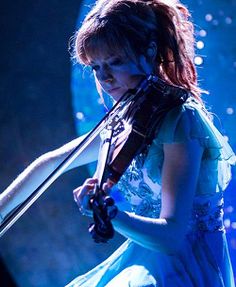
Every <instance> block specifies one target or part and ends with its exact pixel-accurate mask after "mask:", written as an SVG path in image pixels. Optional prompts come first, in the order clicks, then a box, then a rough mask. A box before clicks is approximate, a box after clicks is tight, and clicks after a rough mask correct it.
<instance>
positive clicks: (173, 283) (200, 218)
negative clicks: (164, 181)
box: [66, 99, 235, 287]
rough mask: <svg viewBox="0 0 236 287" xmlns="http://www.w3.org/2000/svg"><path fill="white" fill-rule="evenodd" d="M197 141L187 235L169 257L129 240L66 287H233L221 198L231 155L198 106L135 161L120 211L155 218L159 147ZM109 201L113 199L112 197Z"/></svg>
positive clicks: (168, 122)
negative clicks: (198, 151)
mask: <svg viewBox="0 0 236 287" xmlns="http://www.w3.org/2000/svg"><path fill="white" fill-rule="evenodd" d="M191 139H198V140H199V142H200V144H201V145H202V146H203V147H204V154H203V158H202V161H201V167H200V173H199V178H198V183H197V188H196V192H195V198H194V202H193V206H192V216H191V218H190V219H189V224H188V232H187V234H186V236H185V239H184V242H183V245H182V247H181V248H180V250H179V251H178V252H177V253H175V254H174V255H170V254H166V253H164V252H160V251H158V250H157V251H152V250H149V249H146V248H144V247H142V246H140V245H138V244H137V243H134V242H133V241H131V240H130V239H128V240H126V241H125V242H124V243H123V244H122V245H121V246H120V247H119V248H118V249H117V250H116V251H115V252H114V253H113V254H112V255H111V256H110V257H109V258H107V259H106V260H105V261H104V262H102V263H101V264H99V265H98V266H97V267H95V268H94V269H92V270H91V271H89V272H88V273H86V274H84V275H82V276H79V277H77V278H76V279H74V280H73V281H72V282H71V283H70V284H68V285H67V286H66V287H72V286H73V287H128V286H129V287H154V286H155V287H177V286H178V287H234V286H235V285H234V279H233V272H232V267H231V262H230V258H229V253H228V247H227V241H226V237H225V229H224V226H223V192H224V190H225V189H226V187H227V185H228V183H229V181H230V179H231V170H230V165H231V164H235V155H234V153H233V151H232V150H231V148H230V146H229V145H228V143H227V141H226V140H225V138H224V137H223V136H222V135H221V134H220V133H219V131H218V130H217V129H216V128H215V126H214V125H213V123H212V122H211V121H210V120H209V118H208V116H207V114H206V113H205V111H204V108H203V107H202V106H201V104H199V103H197V102H196V101H195V100H193V99H189V100H188V101H187V102H186V103H185V104H183V105H182V106H179V107H176V108H174V109H172V110H171V111H170V112H169V113H168V114H167V115H166V116H165V118H164V120H163V123H162V125H161V128H160V129H159V131H158V134H157V135H156V137H155V139H154V140H153V143H152V144H151V146H150V147H149V149H148V152H147V155H146V156H144V155H139V156H137V157H136V158H135V159H134V160H133V161H132V163H131V165H130V166H129V168H128V170H127V171H126V172H125V174H124V175H123V176H122V178H121V179H120V181H119V183H118V184H117V187H118V189H119V192H120V193H121V195H122V197H121V196H119V197H117V198H119V200H118V199H117V204H118V206H119V208H120V209H122V210H128V211H130V210H131V211H132V212H134V213H135V214H139V215H142V216H147V217H152V218H158V217H159V214H160V209H161V169H162V164H163V158H164V154H163V143H176V142H179V143H181V142H186V141H188V140H191ZM114 197H116V194H115V191H114Z"/></svg>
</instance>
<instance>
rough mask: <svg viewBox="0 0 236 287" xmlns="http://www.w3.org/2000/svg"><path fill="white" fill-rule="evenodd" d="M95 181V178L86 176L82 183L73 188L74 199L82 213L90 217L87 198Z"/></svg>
mask: <svg viewBox="0 0 236 287" xmlns="http://www.w3.org/2000/svg"><path fill="white" fill-rule="evenodd" d="M97 183H98V179H97V178H88V179H86V180H85V182H84V184H83V185H81V186H79V187H77V188H76V189H74V190H73V196H74V200H75V202H76V203H77V205H78V207H79V210H80V212H81V214H82V215H86V216H90V217H92V210H91V208H90V204H89V200H90V198H91V195H93V193H94V190H95V187H96V184H97Z"/></svg>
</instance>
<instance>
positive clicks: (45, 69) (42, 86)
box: [0, 0, 236, 287]
mask: <svg viewBox="0 0 236 287" xmlns="http://www.w3.org/2000/svg"><path fill="white" fill-rule="evenodd" d="M186 2H187V4H189V7H190V8H191V10H192V12H193V17H194V20H195V23H196V30H197V31H200V30H201V29H205V30H206V31H207V36H206V37H205V38H204V39H203V38H201V37H200V36H199V35H198V34H197V38H198V40H199V39H201V40H204V42H205V48H204V49H203V50H199V51H198V53H199V54H200V55H201V56H202V58H203V60H204V62H203V64H202V65H200V66H199V68H198V70H199V75H200V77H199V78H200V80H201V85H202V87H204V88H206V89H207V90H209V91H210V95H209V96H204V99H205V100H206V101H207V103H208V106H209V108H212V111H214V112H216V113H217V115H218V116H219V118H220V121H218V120H217V121H216V124H217V125H218V126H219V128H220V129H221V131H222V132H223V133H224V134H227V135H228V136H229V138H230V142H231V144H232V146H233V147H234V149H235V147H236V144H235V143H236V133H235V124H236V120H235V111H236V99H235V75H236V71H235V70H236V57H235V55H236V43H235V38H236V37H235V31H236V29H235V15H236V13H235V12H236V9H235V7H236V1H233V0H232V1H230V0H227V1H220V0H214V1H213V0H208V1H204V3H203V1H200V0H198V1H185V3H186ZM79 10H80V1H78V0H76V1H75V0H70V1H65V0H62V1H56V0H47V1H42V0H41V1H40V0H34V1H29V0H24V1H17V0H14V1H1V2H0V13H1V14H0V37H1V38H0V39H1V40H0V52H1V53H0V138H1V141H0V167H1V169H0V191H3V190H4V189H5V188H6V187H7V186H8V185H9V184H10V183H11V181H12V180H13V179H14V178H15V177H16V176H17V175H18V174H19V173H20V172H21V171H22V170H23V169H24V168H25V167H26V166H28V165H29V164H30V163H31V162H32V161H33V160H34V159H36V158H37V157H38V156H40V155H41V154H42V153H44V152H46V151H48V150H53V149H55V148H57V147H59V146H61V145H62V144H64V143H66V142H68V141H70V140H72V139H73V138H75V137H76V136H77V133H76V127H75V122H74V116H73V113H74V110H73V107H72V100H71V99H72V97H71V90H70V84H71V62H70V57H69V54H68V52H67V47H68V40H69V38H70V37H71V36H72V35H73V33H74V31H75V26H76V21H77V17H78V13H79ZM209 13H210V14H211V15H212V16H213V19H212V20H211V21H206V15H207V14H209ZM227 17H229V18H230V19H231V20H232V22H230V20H227V19H228V18H227ZM228 108H231V109H233V111H234V112H233V113H232V114H229V113H228V112H227V111H228V110H227V109H228ZM86 176H88V170H87V167H81V168H79V169H76V170H73V171H70V172H68V173H67V174H65V175H64V176H63V177H61V178H60V179H58V180H57V181H56V182H55V183H54V184H53V186H52V187H50V188H49V189H48V190H47V192H45V194H44V195H42V197H41V198H40V199H39V200H38V201H37V202H36V203H35V204H34V205H33V206H32V207H31V208H30V209H29V210H28V211H27V213H26V214H25V215H24V216H23V217H22V218H21V219H19V221H18V222H17V223H16V224H15V225H14V226H13V227H12V228H11V229H10V230H9V231H8V232H7V233H6V234H5V235H4V236H3V237H2V238H1V239H0V258H1V260H0V270H1V271H0V286H1V287H11V286H13V283H10V281H8V280H10V279H9V278H10V277H11V278H12V280H14V281H15V283H16V284H17V286H22V287H28V286H29V287H31V286H34V287H35V286H37V287H38V286H40V287H41V286H42V287H45V286H47V287H48V286H49V287H53V286H57V287H58V286H64V285H65V284H66V283H68V282H69V281H70V280H72V279H73V278H74V277H75V276H77V275H78V274H81V273H83V272H85V271H87V270H88V269H90V268H91V267H93V266H95V265H96V264H97V263H98V262H100V261H101V260H103V259H104V258H106V257H107V255H108V254H110V253H111V252H112V251H113V250H114V249H115V248H116V247H117V246H118V245H119V244H120V242H121V241H122V240H123V239H122V238H121V236H118V235H117V236H116V238H115V239H114V240H113V241H112V243H111V244H108V245H105V246H101V245H99V246H98V245H96V244H94V243H93V242H92V240H91V238H90V236H89V234H88V233H87V225H88V223H89V220H86V219H85V218H84V217H82V216H80V214H79V212H78V209H77V207H76V205H75V204H74V202H73V197H72V190H73V188H75V187H76V186H78V185H80V183H81V182H82V181H83V179H84V178H86ZM233 176H234V178H233V181H232V183H231V184H230V186H229V189H228V192H227V193H226V210H225V211H226V220H228V221H227V222H226V223H227V224H228V227H227V231H228V241H229V246H230V252H231V254H232V259H233V262H235V257H236V236H235V226H236V216H235V211H234V209H235V208H236V207H235V204H236V196H235V185H236V184H235V169H233ZM234 223H235V224H234ZM7 272H9V277H7Z"/></svg>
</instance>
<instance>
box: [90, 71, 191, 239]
mask: <svg viewBox="0 0 236 287" xmlns="http://www.w3.org/2000/svg"><path fill="white" fill-rule="evenodd" d="M129 94H130V95H129V102H127V104H126V106H125V108H124V110H122V111H121V112H120V113H119V114H118V118H117V117H116V118H114V119H113V121H111V122H110V123H109V124H108V125H107V127H106V129H107V130H108V132H109V136H108V137H107V138H106V140H105V141H104V146H103V148H105V149H106V154H104V153H103V159H104V157H105V163H104V162H103V172H102V176H101V178H99V185H98V186H96V190H95V191H94V193H93V196H92V197H91V198H90V208H91V209H92V211H93V219H94V223H92V224H90V226H89V232H90V234H91V235H92V238H93V239H94V241H95V242H97V243H99V242H107V241H108V240H109V239H111V238H112V237H113V236H114V229H113V226H112V223H111V220H112V219H113V218H114V217H115V216H116V213H117V207H116V206H115V202H114V200H113V199H112V198H111V197H109V196H107V195H106V193H105V192H104V190H103V189H102V186H103V183H104V182H107V181H109V183H110V184H112V185H114V184H116V183H117V182H118V181H119V179H120V177H121V176H122V175H123V173H124V172H125V170H126V169H127V168H128V166H129V165H130V163H131V161H132V160H133V159H134V158H135V156H136V155H138V154H140V153H142V152H144V150H145V149H147V147H148V146H149V145H150V144H151V142H152V140H153V138H154V136H155V134H156V133H157V131H158V128H159V127H160V125H161V122H162V119H163V117H164V116H165V115H166V113H167V112H168V111H169V110H171V109H172V108H174V107H176V106H178V105H182V104H183V103H184V102H185V101H186V100H187V98H188V97H189V95H190V93H189V92H188V91H186V90H184V89H182V88H180V87H176V86H173V85H169V84H167V83H165V82H164V81H162V80H161V79H159V78H158V77H156V76H149V77H148V78H146V79H144V80H143V81H142V82H141V84H140V85H139V86H138V88H137V89H136V90H133V91H129ZM101 162H102V160H101Z"/></svg>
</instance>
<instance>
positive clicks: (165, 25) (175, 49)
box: [74, 0, 203, 102]
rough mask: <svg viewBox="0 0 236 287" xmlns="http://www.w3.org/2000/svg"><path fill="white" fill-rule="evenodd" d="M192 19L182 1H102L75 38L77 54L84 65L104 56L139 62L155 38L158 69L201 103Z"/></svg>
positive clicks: (166, 78)
mask: <svg viewBox="0 0 236 287" xmlns="http://www.w3.org/2000/svg"><path fill="white" fill-rule="evenodd" d="M189 18H190V13H189V11H188V9H187V8H186V7H185V6H184V5H183V4H181V3H180V2H179V1H177V0H150V1H145V0H98V1H97V2H96V3H95V5H94V6H93V8H92V9H91V11H90V12H89V13H88V14H87V16H86V18H85V20H84V21H83V23H82V26H81V28H80V29H79V30H78V31H77V32H76V34H75V36H74V57H75V58H76V59H77V61H78V62H79V63H81V64H84V65H89V64H90V60H91V59H92V58H94V57H97V56H99V55H104V54H107V55H111V54H113V55H126V56H128V57H129V58H130V59H132V60H134V61H138V60H137V59H138V57H139V56H140V55H142V54H143V55H145V54H146V51H147V48H148V47H149V45H150V43H151V42H153V41H154V42H155V43H156V46H157V55H156V58H155V59H154V66H155V73H157V74H158V75H159V76H160V77H161V78H162V79H164V80H166V81H167V82H168V83H170V84H174V85H177V86H181V87H183V88H185V89H187V90H189V91H190V92H191V93H192V94H193V96H194V97H195V98H196V99H197V100H199V101H200V102H202V101H201V98H200V94H201V93H202V92H203V91H202V90H201V89H200V88H199V86H198V82H197V72H196V67H195V65H194V42H195V41H194V29H193V24H192V22H191V21H190V20H189Z"/></svg>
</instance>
